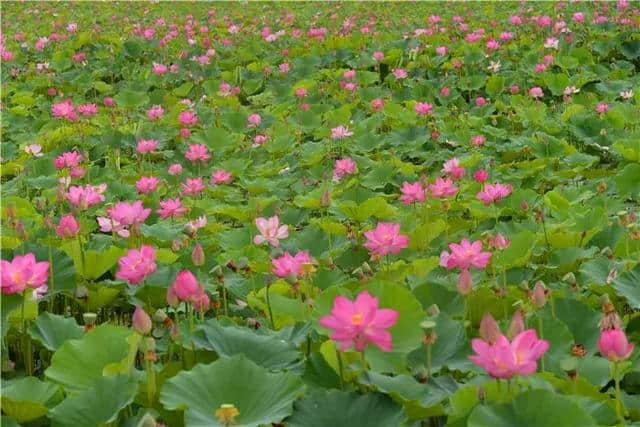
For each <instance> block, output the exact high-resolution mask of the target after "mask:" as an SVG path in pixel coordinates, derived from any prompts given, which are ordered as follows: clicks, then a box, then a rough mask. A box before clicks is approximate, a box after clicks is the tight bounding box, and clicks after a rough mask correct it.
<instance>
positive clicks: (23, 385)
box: [0, 377, 62, 425]
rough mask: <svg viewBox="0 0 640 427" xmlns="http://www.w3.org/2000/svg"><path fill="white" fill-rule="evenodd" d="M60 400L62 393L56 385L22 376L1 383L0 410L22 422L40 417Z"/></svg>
mask: <svg viewBox="0 0 640 427" xmlns="http://www.w3.org/2000/svg"><path fill="white" fill-rule="evenodd" d="M60 400H62V393H61V390H60V387H58V386H57V385H55V384H51V383H46V382H43V381H40V380H39V379H37V378H34V377H24V378H20V379H18V380H14V381H10V382H5V384H3V388H2V398H1V402H2V403H1V405H0V406H1V407H2V412H4V413H5V414H7V415H9V416H10V417H12V418H14V419H15V420H16V421H18V422H20V423H23V422H26V421H32V420H35V419H37V418H40V417H41V416H43V415H44V414H46V413H47V411H48V410H49V408H51V407H53V406H54V405H56V404H57V403H58V402H60ZM3 425H4V424H3Z"/></svg>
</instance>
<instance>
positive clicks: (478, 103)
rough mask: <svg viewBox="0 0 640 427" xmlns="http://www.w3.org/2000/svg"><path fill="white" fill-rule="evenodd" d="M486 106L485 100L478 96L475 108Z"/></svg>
mask: <svg viewBox="0 0 640 427" xmlns="http://www.w3.org/2000/svg"><path fill="white" fill-rule="evenodd" d="M486 104H487V100H486V99H484V97H482V96H479V97H477V98H476V107H482V106H484V105H486Z"/></svg>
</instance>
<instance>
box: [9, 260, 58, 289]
mask: <svg viewBox="0 0 640 427" xmlns="http://www.w3.org/2000/svg"><path fill="white" fill-rule="evenodd" d="M0 267H2V269H1V270H2V271H1V272H0V274H1V278H2V282H0V287H1V288H2V293H3V294H17V293H21V292H22V291H24V290H25V289H26V288H31V289H37V288H39V287H40V286H42V285H44V284H45V283H46V281H47V278H48V277H49V263H48V262H44V261H43V262H37V261H36V257H35V255H34V254H33V253H31V252H29V253H28V254H26V255H16V256H14V257H13V259H12V260H11V261H6V260H4V259H3V260H2V261H1V262H0Z"/></svg>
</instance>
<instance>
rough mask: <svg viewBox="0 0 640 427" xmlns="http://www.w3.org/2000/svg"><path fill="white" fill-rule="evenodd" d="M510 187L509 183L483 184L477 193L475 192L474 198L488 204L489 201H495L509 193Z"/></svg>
mask: <svg viewBox="0 0 640 427" xmlns="http://www.w3.org/2000/svg"><path fill="white" fill-rule="evenodd" d="M511 191H513V190H512V188H511V186H510V185H509V184H506V185H505V184H500V183H495V184H485V185H484V187H483V188H482V191H480V192H479V193H478V194H476V198H477V199H478V200H481V201H482V202H484V205H485V206H489V205H490V204H491V203H497V202H499V201H500V200H502V199H504V198H505V197H507V196H509V194H511Z"/></svg>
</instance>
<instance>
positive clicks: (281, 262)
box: [271, 251, 313, 277]
mask: <svg viewBox="0 0 640 427" xmlns="http://www.w3.org/2000/svg"><path fill="white" fill-rule="evenodd" d="M312 262H313V261H312V259H311V257H310V256H309V252H307V251H300V252H298V253H297V254H295V256H293V255H291V254H290V253H289V252H285V253H284V255H282V256H281V257H278V258H274V259H272V260H271V264H272V266H273V268H272V270H271V271H272V272H273V274H275V275H276V276H278V277H288V276H299V275H301V274H302V273H304V272H305V266H306V265H310V264H311V263H312Z"/></svg>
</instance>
